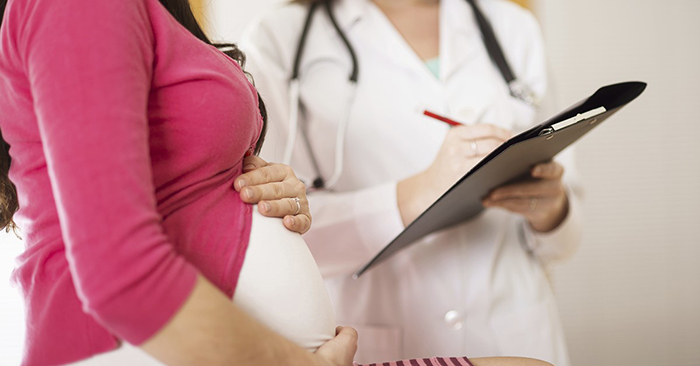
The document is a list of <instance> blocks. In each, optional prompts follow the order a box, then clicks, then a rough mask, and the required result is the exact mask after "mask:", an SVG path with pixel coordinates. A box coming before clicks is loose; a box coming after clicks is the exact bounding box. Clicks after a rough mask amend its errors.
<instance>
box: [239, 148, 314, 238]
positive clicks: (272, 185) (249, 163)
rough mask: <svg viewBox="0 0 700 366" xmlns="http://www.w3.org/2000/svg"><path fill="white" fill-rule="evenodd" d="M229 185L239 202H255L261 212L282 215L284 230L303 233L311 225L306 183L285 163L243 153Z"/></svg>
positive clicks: (269, 215) (280, 216)
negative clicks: (240, 168) (238, 172)
mask: <svg viewBox="0 0 700 366" xmlns="http://www.w3.org/2000/svg"><path fill="white" fill-rule="evenodd" d="M233 187H234V189H235V190H236V191H237V192H240V194H241V199H242V200H243V202H246V203H250V204H257V205H258V211H260V213H261V214H262V215H264V216H268V217H279V218H283V219H284V220H283V222H284V226H285V227H286V228H287V229H289V230H291V231H294V232H297V233H299V234H304V233H306V232H307V231H309V229H310V228H311V212H310V211H309V200H308V199H307V198H306V186H305V185H304V183H302V182H301V181H300V180H299V178H297V176H296V175H295V174H294V171H293V170H292V168H290V167H289V166H288V165H284V164H276V163H268V162H266V161H265V160H263V159H262V158H260V157H258V156H253V155H251V156H247V157H246V158H245V160H244V161H243V174H241V175H240V176H239V177H238V178H236V180H235V181H234V183H233Z"/></svg>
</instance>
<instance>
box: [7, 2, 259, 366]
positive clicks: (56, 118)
mask: <svg viewBox="0 0 700 366" xmlns="http://www.w3.org/2000/svg"><path fill="white" fill-rule="evenodd" d="M0 55H1V57H0V129H1V131H2V134H3V136H4V138H5V140H6V141H7V142H8V143H9V145H10V155H11V157H12V165H11V169H10V178H11V180H12V181H13V182H14V183H15V184H16V186H17V190H18V196H19V202H20V206H21V208H20V211H19V212H18V214H17V215H16V216H15V218H16V221H17V222H18V225H19V226H20V227H21V229H22V232H21V235H22V237H23V238H24V241H25V243H26V251H25V252H24V254H23V255H22V256H21V257H20V258H19V261H18V267H17V269H16V270H15V272H14V280H15V281H16V282H17V283H18V284H19V285H20V287H21V289H22V290H23V292H24V295H25V298H26V305H27V326H28V327H27V350H26V356H25V359H24V364H27V365H47V364H61V363H67V362H71V361H76V360H79V359H83V358H87V357H88V356H90V355H93V354H96V353H101V352H105V351H108V350H111V349H113V348H114V347H115V346H116V345H117V342H118V339H123V340H126V341H128V342H130V343H133V344H137V345H138V344H140V343H142V342H143V341H145V340H147V339H148V338H150V337H151V336H152V335H154V334H155V333H156V332H157V331H158V330H159V329H160V328H161V327H163V326H164V325H165V323H166V322H167V321H168V320H170V319H171V318H172V317H173V315H174V314H175V313H176V312H177V311H178V310H179V308H180V307H181V306H182V305H183V303H184V301H185V300H186V299H187V297H188V296H189V294H190V293H191V290H192V288H193V286H194V284H195V279H196V276H197V273H201V274H202V275H204V276H205V277H207V278H208V279H209V280H210V281H212V282H213V283H214V284H215V285H217V286H218V287H219V288H220V289H221V290H222V291H224V292H225V293H226V294H228V295H232V294H233V292H234V289H235V286H236V281H237V278H238V274H239V272H240V269H241V266H242V262H243V258H244V256H245V250H246V248H247V243H248V237H249V234H250V225H251V218H252V216H251V214H252V211H251V207H250V206H249V205H245V204H244V203H243V202H242V201H241V200H240V198H239V196H238V194H237V193H236V192H235V191H234V190H233V189H232V188H231V186H232V182H233V180H234V178H235V177H236V176H238V175H239V174H241V171H242V167H241V165H242V159H243V156H244V154H245V152H246V151H247V150H248V149H249V148H251V147H253V146H254V145H255V143H256V141H257V139H258V136H259V134H260V131H261V128H262V119H261V116H260V113H259V111H258V99H257V94H256V91H255V89H254V88H253V86H252V85H251V84H250V83H249V82H248V80H247V78H246V76H245V74H244V73H243V72H242V70H241V68H240V67H239V66H238V64H237V63H236V62H234V61H233V60H231V59H229V58H228V57H227V56H225V55H224V54H223V53H221V52H219V51H218V50H216V49H215V48H214V47H212V46H209V45H206V44H205V43H203V42H201V41H199V40H198V39H196V38H195V37H194V36H193V35H192V34H190V32H188V31H187V30H186V29H185V28H184V27H182V26H181V25H180V24H179V23H178V22H177V21H176V20H175V19H174V18H173V17H171V15H170V14H169V13H168V11H167V10H166V9H165V8H164V7H163V6H162V5H161V4H160V2H159V1H158V0H128V1H123V0H119V1H115V0H60V1H57V0H10V1H9V3H8V7H7V9H6V12H5V17H4V21H3V24H2V29H0Z"/></svg>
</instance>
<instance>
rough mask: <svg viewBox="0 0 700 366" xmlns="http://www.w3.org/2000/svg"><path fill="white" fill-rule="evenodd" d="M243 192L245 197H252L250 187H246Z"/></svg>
mask: <svg viewBox="0 0 700 366" xmlns="http://www.w3.org/2000/svg"><path fill="white" fill-rule="evenodd" d="M244 194H245V196H246V198H248V199H251V198H253V190H252V189H246V190H245V193H244Z"/></svg>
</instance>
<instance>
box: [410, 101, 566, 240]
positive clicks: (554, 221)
mask: <svg viewBox="0 0 700 366" xmlns="http://www.w3.org/2000/svg"><path fill="white" fill-rule="evenodd" d="M424 115H426V116H429V117H432V118H435V119H436V120H440V121H442V122H445V123H447V124H448V125H451V126H453V127H452V128H451V129H450V131H449V132H448V133H447V137H446V138H445V142H444V143H443V145H442V147H441V148H440V151H439V152H438V155H437V157H436V158H435V161H434V162H433V163H432V164H431V165H430V167H428V169H426V170H425V171H424V172H422V173H420V174H417V175H415V176H413V177H410V178H408V179H405V180H403V181H401V182H399V184H398V187H397V195H398V201H399V208H400V209H401V217H402V219H403V222H404V224H405V225H408V224H410V223H411V222H413V220H415V219H416V218H417V217H418V216H419V215H420V214H421V213H423V211H425V210H426V209H427V208H428V207H429V206H430V205H431V204H432V203H433V202H435V200H437V198H438V197H440V196H441V195H442V194H443V193H444V192H446V191H447V190H448V189H449V188H450V187H451V186H452V185H453V184H454V183H455V182H456V181H457V180H459V179H460V178H462V177H463V176H464V175H465V174H466V173H467V172H468V171H469V170H471V169H472V168H473V167H474V166H475V165H476V164H477V163H478V162H479V161H481V159H483V158H484V157H486V155H488V154H489V153H490V152H492V151H493V150H495V149H496V148H497V147H498V146H500V145H501V144H502V143H503V142H505V141H506V140H508V139H509V138H511V137H513V132H512V131H509V130H505V129H503V128H500V127H498V126H495V125H481V124H477V125H473V126H465V125H463V124H462V123H459V122H457V121H453V120H451V119H448V118H446V117H444V116H440V115H438V114H435V113H432V112H429V111H425V112H424ZM530 173H531V177H530V179H527V180H524V181H519V182H516V183H512V184H508V185H505V186H502V187H499V188H497V189H495V190H494V191H493V192H491V194H490V195H489V196H488V197H485V198H484V201H483V204H484V207H489V208H496V207H499V208H502V209H505V210H508V211H510V212H512V213H515V214H519V215H522V216H523V217H525V218H526V219H527V221H528V223H529V224H530V226H532V228H534V229H535V230H537V231H539V232H548V231H551V230H552V229H554V228H556V227H557V226H558V225H559V224H560V223H561V221H562V220H563V219H564V217H565V216H566V213H567V211H568V208H567V205H568V199H567V196H566V192H565V189H564V186H563V184H562V181H561V179H562V177H563V175H564V167H563V166H561V164H559V163H557V162H553V161H552V162H546V163H542V164H539V165H536V166H534V167H533V168H532V170H531V172H530Z"/></svg>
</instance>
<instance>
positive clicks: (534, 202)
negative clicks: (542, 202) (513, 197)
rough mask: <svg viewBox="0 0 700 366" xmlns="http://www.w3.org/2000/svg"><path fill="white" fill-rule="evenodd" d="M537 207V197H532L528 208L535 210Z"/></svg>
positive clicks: (531, 210)
mask: <svg viewBox="0 0 700 366" xmlns="http://www.w3.org/2000/svg"><path fill="white" fill-rule="evenodd" d="M536 209H537V198H535V197H530V206H528V210H530V212H535V210H536Z"/></svg>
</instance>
